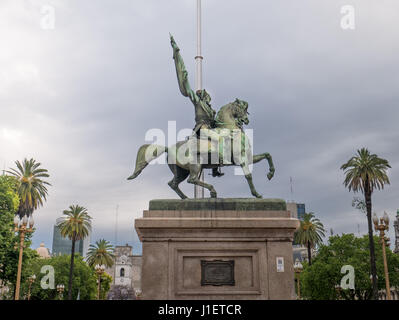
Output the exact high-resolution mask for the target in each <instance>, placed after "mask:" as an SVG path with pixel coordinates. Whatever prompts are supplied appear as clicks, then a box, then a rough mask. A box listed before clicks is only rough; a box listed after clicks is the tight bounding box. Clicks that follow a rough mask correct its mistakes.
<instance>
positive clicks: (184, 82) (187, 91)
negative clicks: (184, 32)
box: [170, 36, 199, 103]
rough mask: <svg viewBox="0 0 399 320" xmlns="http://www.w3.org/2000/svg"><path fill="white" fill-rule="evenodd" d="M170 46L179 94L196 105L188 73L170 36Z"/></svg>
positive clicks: (197, 99) (195, 96)
mask: <svg viewBox="0 0 399 320" xmlns="http://www.w3.org/2000/svg"><path fill="white" fill-rule="evenodd" d="M170 44H171V46H172V48H173V59H174V60H175V67H176V74H177V81H178V83H179V89H180V92H181V94H182V95H183V96H185V97H189V98H190V100H191V101H192V102H193V103H197V102H198V101H199V98H198V96H197V95H196V94H195V92H194V91H193V90H192V89H191V87H190V83H189V81H188V73H187V70H186V67H185V65H184V61H183V58H182V57H181V55H180V49H179V47H178V46H177V44H176V42H175V40H174V39H173V37H172V36H170Z"/></svg>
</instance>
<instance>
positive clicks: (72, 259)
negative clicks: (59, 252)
mask: <svg viewBox="0 0 399 320" xmlns="http://www.w3.org/2000/svg"><path fill="white" fill-rule="evenodd" d="M75 242H76V240H75V237H73V238H72V250H71V266H70V268H69V285H68V300H72V278H73V263H74V260H75Z"/></svg>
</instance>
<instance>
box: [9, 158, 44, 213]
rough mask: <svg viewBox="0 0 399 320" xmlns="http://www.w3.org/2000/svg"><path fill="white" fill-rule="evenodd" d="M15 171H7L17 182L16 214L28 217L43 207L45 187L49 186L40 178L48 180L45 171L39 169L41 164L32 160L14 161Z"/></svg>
mask: <svg viewBox="0 0 399 320" xmlns="http://www.w3.org/2000/svg"><path fill="white" fill-rule="evenodd" d="M15 164H16V165H17V169H12V168H11V169H10V170H11V171H7V173H10V174H11V175H13V176H14V177H15V178H16V179H17V181H18V195H19V197H20V205H19V208H18V212H17V214H18V215H19V216H20V218H22V217H23V216H24V215H26V216H30V215H31V214H32V213H33V211H34V210H36V209H37V208H38V207H40V206H43V200H46V196H47V188H46V185H48V186H50V185H51V184H50V183H48V182H47V181H45V180H43V179H42V178H48V177H49V174H48V173H47V172H48V171H47V169H42V168H40V165H41V163H39V162H36V160H34V159H30V160H27V159H26V158H25V159H24V160H23V161H22V163H20V162H19V161H18V160H17V161H15Z"/></svg>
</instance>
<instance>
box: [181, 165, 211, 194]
mask: <svg viewBox="0 0 399 320" xmlns="http://www.w3.org/2000/svg"><path fill="white" fill-rule="evenodd" d="M201 171H202V166H201V165H200V164H192V165H190V177H189V178H188V180H187V182H188V183H192V184H194V185H197V186H200V187H204V188H206V189H208V190H209V192H210V193H211V198H216V197H217V194H216V190H215V188H214V187H213V185H211V184H208V183H205V182H202V181H201V180H200V178H199V177H200V175H201Z"/></svg>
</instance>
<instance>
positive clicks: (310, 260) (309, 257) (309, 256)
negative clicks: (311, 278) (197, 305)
mask: <svg viewBox="0 0 399 320" xmlns="http://www.w3.org/2000/svg"><path fill="white" fill-rule="evenodd" d="M308 261H309V265H310V266H311V265H312V247H311V245H310V241H308Z"/></svg>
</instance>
